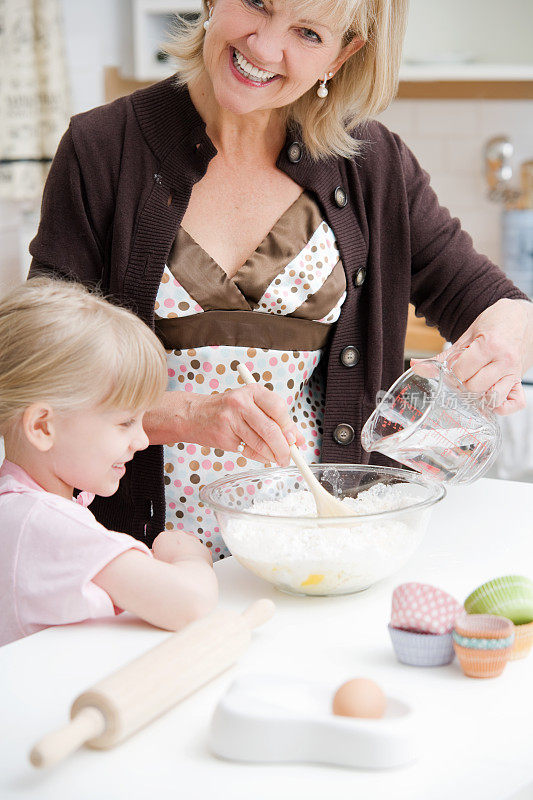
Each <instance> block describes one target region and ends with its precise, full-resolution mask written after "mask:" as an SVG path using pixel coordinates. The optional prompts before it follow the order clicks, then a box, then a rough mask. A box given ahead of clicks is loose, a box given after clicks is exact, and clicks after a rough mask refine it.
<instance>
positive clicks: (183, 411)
mask: <svg viewBox="0 0 533 800" xmlns="http://www.w3.org/2000/svg"><path fill="white" fill-rule="evenodd" d="M144 428H145V430H146V433H147V434H148V437H149V439H150V443H151V444H172V443H173V442H180V441H181V442H194V443H195V444H200V445H206V446H207V447H218V448H220V449H221V450H229V451H233V452H238V450H237V448H238V447H239V445H240V443H241V442H244V444H245V448H244V451H243V455H244V456H245V457H246V458H250V459H254V460H255V461H260V462H261V463H262V464H265V463H267V462H271V461H273V462H275V463H277V464H280V465H281V466H287V464H288V463H289V460H290V457H289V446H290V445H291V444H303V443H304V441H305V440H304V437H303V435H302V434H301V433H300V431H299V430H298V428H297V426H296V425H295V424H294V422H293V421H292V420H291V419H290V417H289V413H288V409H287V405H286V403H285V402H284V401H283V400H282V398H281V397H278V395H276V394H275V393H274V392H272V391H270V390H269V389H265V387H264V386H260V385H253V386H244V387H243V388H241V389H230V390H228V391H226V392H223V393H219V394H211V395H201V394H194V393H193V392H190V393H189V392H167V393H166V394H165V396H164V399H163V402H162V404H161V405H160V406H159V408H157V409H152V410H151V411H149V412H147V413H146V415H145V417H144Z"/></svg>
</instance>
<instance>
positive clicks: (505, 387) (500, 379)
mask: <svg viewBox="0 0 533 800" xmlns="http://www.w3.org/2000/svg"><path fill="white" fill-rule="evenodd" d="M462 382H463V384H464V385H465V387H466V388H467V389H468V391H469V392H475V393H476V394H485V392H489V391H490V392H491V394H492V395H495V394H496V388H495V387H496V386H497V385H498V386H499V392H500V393H501V395H502V396H501V401H502V402H503V400H505V398H506V397H507V394H508V393H509V391H510V390H511V388H512V387H513V386H514V384H515V383H516V375H513V374H511V373H509V374H502V369H501V366H500V365H499V364H498V363H497V362H496V361H492V362H491V363H490V364H486V365H485V366H484V367H482V368H481V369H480V370H478V372H476V374H475V375H472V377H471V378H469V379H468V380H466V381H462ZM504 392H505V394H504Z"/></svg>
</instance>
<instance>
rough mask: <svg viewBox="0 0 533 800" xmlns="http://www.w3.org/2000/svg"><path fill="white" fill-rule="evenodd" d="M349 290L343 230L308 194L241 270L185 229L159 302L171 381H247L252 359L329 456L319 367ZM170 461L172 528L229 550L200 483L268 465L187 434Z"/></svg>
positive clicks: (313, 444) (220, 553)
mask: <svg viewBox="0 0 533 800" xmlns="http://www.w3.org/2000/svg"><path fill="white" fill-rule="evenodd" d="M345 296H346V281H345V276H344V270H343V268H342V264H341V262H340V259H339V253H338V250H337V247H336V243H335V239H334V236H333V233H332V231H331V229H330V228H329V226H328V225H327V224H326V223H325V222H324V221H323V218H322V217H321V214H320V211H319V209H318V207H317V206H316V204H315V202H314V201H313V200H312V199H311V197H310V196H309V195H307V194H305V193H304V194H303V195H301V196H300V198H299V199H298V200H297V201H296V202H295V203H294V204H293V205H292V206H291V207H290V208H289V209H288V210H287V211H286V212H285V214H284V215H283V216H282V217H281V218H280V219H279V220H278V222H277V223H276V224H275V225H274V227H273V228H272V230H271V231H270V233H269V234H268V236H267V237H266V239H265V240H264V242H263V243H262V244H261V245H260V246H259V248H258V249H257V250H256V252H255V253H254V254H253V255H252V256H251V257H250V258H249V259H248V261H247V262H246V263H245V264H244V265H243V267H242V268H241V269H240V270H239V271H238V272H237V274H236V275H235V276H233V278H231V279H230V278H228V276H227V275H226V273H225V272H224V271H223V270H222V268H221V267H220V266H218V265H217V264H216V262H215V261H214V260H213V259H211V258H210V256H209V255H208V254H207V253H205V251H203V250H202V248H201V247H200V246H199V245H198V244H197V243H196V242H194V240H192V239H191V238H190V237H189V236H188V234H186V232H185V231H184V230H183V229H180V231H179V233H178V236H177V237H176V241H175V243H174V247H173V248H172V250H171V253H170V256H169V260H168V263H167V265H166V266H165V270H164V273H163V276H162V279H161V284H160V287H159V292H158V295H157V300H156V305H155V313H156V330H157V331H158V334H159V336H160V338H161V339H162V341H163V343H164V344H165V348H166V352H167V367H168V387H167V388H168V390H169V391H173V390H180V391H185V392H194V393H196V394H213V393H217V392H224V391H227V390H229V389H236V388H238V387H239V386H241V385H242V379H241V378H240V376H239V375H238V373H237V371H236V368H237V364H238V363H240V362H243V363H245V364H246V365H247V367H248V369H249V370H250V371H251V372H252V373H253V374H254V377H255V378H256V380H258V381H259V382H260V383H262V384H263V385H264V386H266V387H267V388H268V389H271V390H273V391H274V392H276V393H277V394H278V395H279V396H280V397H282V398H283V400H284V402H285V403H286V405H287V409H288V411H289V413H290V415H291V417H292V419H293V420H294V422H295V423H296V424H297V425H298V426H299V427H300V429H301V431H302V433H303V434H304V436H305V444H304V445H302V447H301V450H302V452H303V455H304V457H305V458H306V460H307V461H308V462H313V461H314V462H317V461H319V460H320V449H321V442H322V420H323V409H324V390H323V385H322V380H321V375H320V371H319V370H317V367H318V365H319V363H320V360H321V357H322V352H323V349H324V346H325V344H326V342H327V338H328V336H329V334H330V331H331V327H332V325H333V323H334V322H335V321H336V320H337V318H338V316H339V314H340V309H341V306H342V303H343V302H344V298H345ZM235 312H239V313H238V314H236V313H235ZM213 342H216V343H213ZM164 464H165V466H164V470H165V474H164V480H165V496H166V505H167V514H166V527H167V529H169V530H171V529H180V530H187V531H191V532H193V533H195V534H197V535H198V537H199V538H200V540H201V541H202V542H204V543H205V544H206V545H207V546H208V547H210V548H212V556H213V560H217V559H219V558H224V557H225V556H227V555H229V553H228V550H227V548H226V546H225V545H224V542H223V540H222V537H221V535H220V530H219V527H218V525H217V520H216V517H215V515H214V513H213V512H212V511H211V509H209V508H207V507H205V506H204V504H203V503H202V502H201V501H200V499H199V489H200V488H201V487H202V486H204V485H205V484H207V483H210V482H211V481H213V480H216V479H217V478H221V477H223V476H224V475H232V474H235V473H237V472H242V471H244V470H247V469H248V470H250V469H257V468H259V467H260V464H258V462H256V461H249V460H248V459H246V458H245V457H244V456H243V455H240V454H239V453H233V452H225V451H223V450H220V449H218V448H210V447H202V446H200V445H197V444H191V443H185V442H176V443H175V444H173V445H170V446H165V448H164Z"/></svg>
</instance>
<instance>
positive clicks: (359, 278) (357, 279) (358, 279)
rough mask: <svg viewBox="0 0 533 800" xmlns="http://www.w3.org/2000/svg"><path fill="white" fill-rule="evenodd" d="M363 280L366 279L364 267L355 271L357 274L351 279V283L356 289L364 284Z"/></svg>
mask: <svg viewBox="0 0 533 800" xmlns="http://www.w3.org/2000/svg"><path fill="white" fill-rule="evenodd" d="M365 278H366V269H365V268H364V267H359V269H358V270H357V272H356V273H355V275H354V277H353V282H354V284H355V286H356V287H359V286H362V285H363V283H364V282H365Z"/></svg>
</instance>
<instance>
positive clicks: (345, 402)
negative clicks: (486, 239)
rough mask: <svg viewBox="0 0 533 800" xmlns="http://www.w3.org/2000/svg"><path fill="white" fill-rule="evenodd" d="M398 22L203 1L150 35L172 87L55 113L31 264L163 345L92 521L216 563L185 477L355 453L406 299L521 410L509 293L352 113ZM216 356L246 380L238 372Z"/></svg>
mask: <svg viewBox="0 0 533 800" xmlns="http://www.w3.org/2000/svg"><path fill="white" fill-rule="evenodd" d="M406 14H407V0H334V1H333V2H332V0H316V2H315V0H305V2H304V1H303V0H209V1H208V2H207V3H206V4H205V5H204V14H203V15H202V16H201V18H200V19H199V20H198V21H197V22H196V23H193V24H191V25H187V26H185V27H184V28H181V29H180V30H179V31H178V32H177V33H176V36H175V39H174V41H173V42H172V43H171V44H170V45H169V48H168V49H169V52H170V53H171V55H172V56H173V57H174V58H175V59H176V62H177V73H176V75H175V76H174V77H172V78H170V79H168V80H165V81H163V82H161V83H158V84H156V85H154V86H152V87H150V88H148V89H145V90H142V91H139V92H135V93H134V94H133V95H131V96H129V97H125V98H122V99H120V100H117V101H116V102H114V103H112V104H110V105H108V106H104V107H102V108H99V109H95V110H93V111H90V112H88V113H86V114H82V115H80V116H77V117H75V118H74V119H73V120H72V123H71V126H70V128H69V130H68V132H67V133H66V134H65V137H64V139H63V141H62V143H61V145H60V147H59V150H58V153H57V155H56V158H55V161H54V164H53V166H52V169H51V172H50V177H49V179H48V184H47V187H46V190H45V194H44V202H43V211H42V220H41V225H40V228H39V232H38V234H37V237H36V239H35V240H34V241H33V243H32V245H31V252H32V255H33V259H34V260H33V266H32V274H35V273H36V272H37V271H40V270H48V271H52V272H54V273H59V274H63V275H69V276H73V277H75V278H76V279H77V280H80V281H82V282H84V283H87V284H92V283H97V284H101V285H102V286H103V287H104V288H105V290H106V292H110V293H112V294H113V295H114V296H115V297H116V298H117V299H118V300H119V301H120V302H122V303H127V304H128V305H130V306H131V308H133V309H134V311H135V312H136V313H137V314H139V316H140V317H141V318H142V319H143V320H145V321H146V322H147V323H148V324H150V325H152V326H154V327H155V330H156V332H157V334H158V336H159V337H160V339H161V341H162V342H163V343H164V345H165V348H166V351H167V369H168V386H167V392H166V394H165V397H164V399H163V401H162V402H161V403H159V404H157V405H156V406H154V408H153V409H152V410H151V411H150V412H149V413H148V414H147V416H146V429H147V433H148V436H149V439H150V442H151V444H152V445H153V446H152V447H150V448H148V450H146V451H144V452H142V453H139V454H137V456H136V458H135V459H134V460H133V462H132V465H131V468H130V469H129V470H128V473H127V475H126V477H125V478H124V479H123V481H122V488H121V491H120V492H119V493H117V495H115V496H114V497H112V498H110V499H106V500H105V501H104V500H102V501H100V502H98V504H97V505H96V506H95V509H96V514H97V516H98V517H99V518H100V519H101V520H102V521H103V522H104V523H105V524H107V525H109V526H111V527H114V528H116V527H117V526H119V527H120V526H125V525H127V526H128V528H129V529H130V530H132V531H133V533H134V535H136V536H142V535H144V531H145V527H146V530H147V532H148V535H149V537H150V536H154V535H155V534H156V533H157V532H158V531H159V529H160V528H161V526H162V525H163V524H166V526H167V528H178V529H180V528H182V527H184V528H185V529H189V530H194V531H195V532H196V533H197V535H198V536H199V537H200V540H201V541H202V542H205V544H206V545H207V546H208V547H209V548H210V551H211V552H212V553H213V557H214V558H222V557H223V556H224V555H226V554H227V550H225V548H224V545H223V542H222V541H221V538H220V532H219V530H218V526H217V524H216V520H215V519H214V517H213V515H212V513H211V512H210V510H209V509H207V508H204V507H203V505H202V503H201V502H199V498H198V488H199V487H200V486H201V485H203V484H205V483H207V482H209V481H212V480H213V479H215V478H218V477H220V476H222V475H223V474H225V473H235V472H236V471H237V470H243V469H248V468H250V467H251V466H253V462H254V461H260V462H267V461H277V462H278V463H280V464H287V463H288V446H289V443H290V442H292V441H294V439H295V438H296V437H299V438H298V443H299V444H300V445H301V447H302V450H303V452H304V454H305V456H306V457H307V459H308V460H309V461H318V460H322V461H323V462H325V461H329V462H360V461H364V460H365V459H366V458H367V456H366V454H364V453H363V452H362V449H361V445H360V431H361V428H362V425H363V423H364V421H365V420H366V418H367V417H368V416H369V414H370V412H371V411H372V409H373V407H374V398H375V396H376V393H377V392H378V391H379V390H380V389H386V388H388V387H389V386H390V384H391V383H392V382H393V381H394V380H395V379H396V378H397V377H398V375H399V374H400V372H401V371H402V369H403V347H404V338H405V330H406V321H407V308H408V303H409V301H410V300H411V301H413V302H414V303H415V305H416V307H417V309H418V311H419V312H420V313H421V314H423V315H424V316H426V317H427V318H428V319H429V320H430V321H431V322H433V323H435V324H436V325H438V327H439V330H440V331H441V333H442V334H443V335H444V336H445V337H446V338H447V339H449V340H451V341H455V340H457V339H458V338H459V337H461V343H462V344H465V343H467V344H468V345H469V346H468V347H467V349H466V350H465V352H464V353H463V355H462V356H461V357H460V358H459V359H458V361H457V366H456V371H457V373H458V375H459V376H460V377H461V378H463V380H465V382H466V385H467V387H468V388H470V389H472V390H479V391H485V390H488V389H493V390H494V391H495V392H496V393H497V394H498V396H499V398H500V401H499V402H500V408H499V410H500V411H501V413H508V412H510V411H513V410H516V409H517V408H519V407H521V405H522V404H523V395H522V393H521V387H520V376H521V374H522V373H523V370H524V369H525V368H527V367H528V366H529V365H530V364H531V363H532V362H533V340H532V339H533V337H532V334H531V326H532V312H531V305H530V304H529V303H528V302H527V301H526V299H525V297H524V295H522V294H521V292H520V291H519V290H518V289H517V288H516V287H514V286H513V285H512V283H511V282H510V281H508V280H507V279H506V278H505V276H504V275H503V273H502V272H501V271H500V270H499V269H498V268H497V267H496V266H495V265H493V264H491V263H490V262H489V261H488V260H487V259H486V258H485V257H484V256H482V255H479V254H478V253H476V252H475V251H474V250H473V248H472V242H471V239H470V238H469V236H468V235H467V234H466V233H464V232H463V231H462V230H461V227H460V223H459V221H458V220H457V219H451V218H450V216H449V214H448V212H447V211H446V210H445V209H443V208H441V207H440V206H439V204H438V201H437V198H436V197H435V194H434V193H433V191H432V189H431V188H430V186H429V178H428V176H427V174H426V173H425V172H424V171H423V170H422V169H421V168H420V166H419V164H418V162H417V161H416V159H415V157H414V156H413V154H412V153H411V152H410V151H409V150H408V148H407V147H406V146H405V144H404V143H403V142H402V141H401V140H400V139H399V138H398V137H397V136H396V135H394V134H393V133H391V132H390V131H388V130H387V129H386V128H385V127H383V126H382V125H380V124H378V123H376V122H372V121H371V120H372V118H373V117H375V115H376V114H377V113H378V112H380V111H381V110H382V109H384V108H385V107H386V106H387V105H388V104H389V103H390V101H391V99H392V98H393V97H394V94H395V91H396V85H397V77H398V68H399V63H400V53H401V46H402V39H403V34H404V29H405V22H406ZM238 361H245V362H246V363H247V364H248V366H249V368H250V369H251V370H252V372H254V373H255V375H256V378H257V379H258V381H259V385H257V386H253V387H243V386H242V385H239V384H240V381H239V379H238V377H237V373H236V370H235V368H236V364H237V363H238ZM270 390H273V391H270ZM298 430H299V431H301V434H298V433H297V431H298ZM376 460H379V457H377V458H376Z"/></svg>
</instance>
